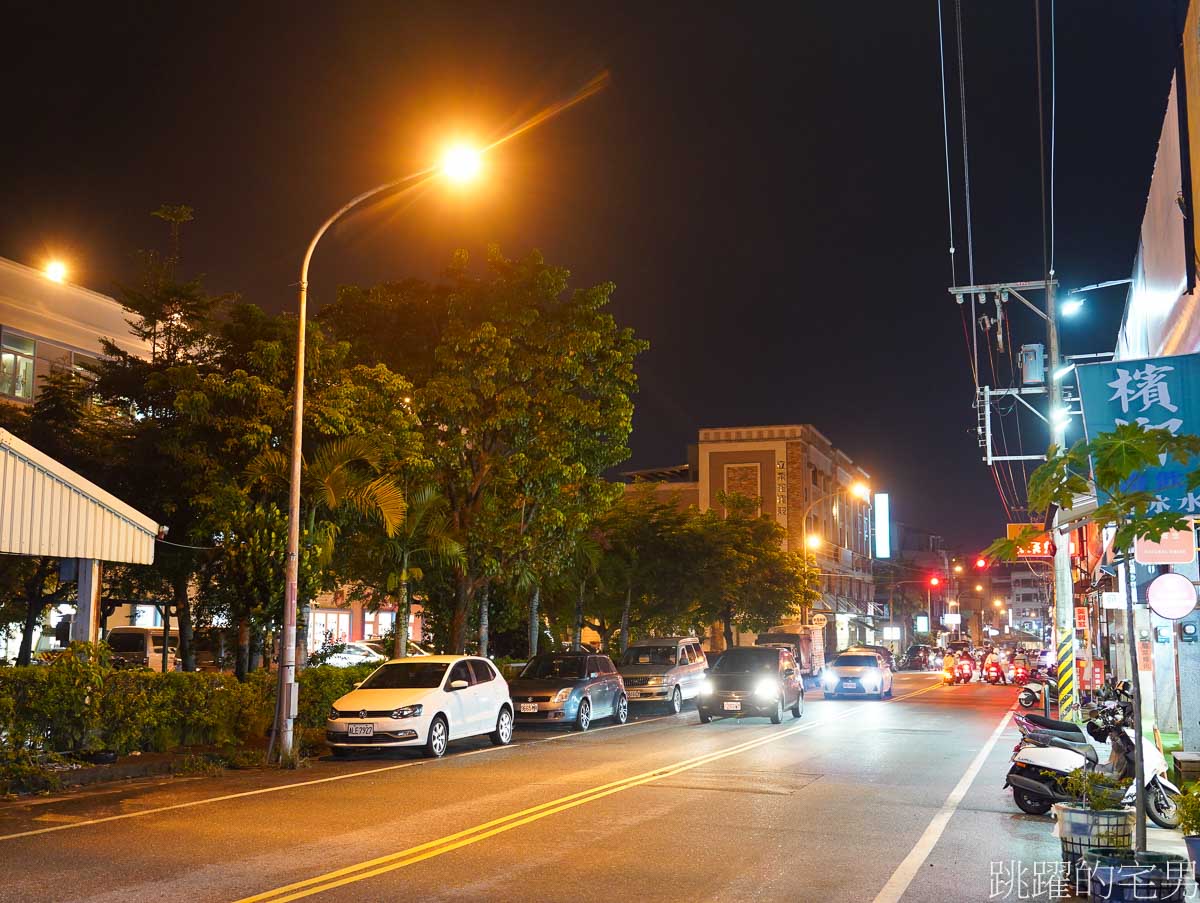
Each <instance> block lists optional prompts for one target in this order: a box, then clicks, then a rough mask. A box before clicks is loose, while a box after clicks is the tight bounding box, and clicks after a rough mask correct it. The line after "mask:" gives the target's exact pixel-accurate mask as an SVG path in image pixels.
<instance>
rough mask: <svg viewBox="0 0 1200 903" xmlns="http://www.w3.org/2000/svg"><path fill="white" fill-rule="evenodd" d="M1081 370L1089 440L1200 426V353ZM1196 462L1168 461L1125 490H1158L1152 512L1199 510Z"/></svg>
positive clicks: (1132, 479) (1132, 480)
mask: <svg viewBox="0 0 1200 903" xmlns="http://www.w3.org/2000/svg"><path fill="white" fill-rule="evenodd" d="M1076 372H1077V373H1078V376H1079V396H1080V399H1081V401H1082V402H1083V421H1084V425H1085V426H1086V428H1087V433H1088V438H1089V439H1094V438H1096V436H1097V435H1099V434H1100V433H1105V432H1111V431H1112V429H1113V428H1114V427H1117V426H1121V425H1123V424H1127V423H1139V424H1141V425H1142V426H1144V427H1147V428H1150V429H1164V430H1169V431H1170V432H1171V434H1172V435H1175V434H1178V433H1180V432H1184V433H1191V432H1196V431H1197V429H1200V354H1183V355H1178V356H1175V357H1160V358H1153V359H1143V360H1136V361H1110V362H1108V363H1104V364H1085V365H1082V366H1080V367H1079V368H1077V370H1076ZM1194 466H1195V462H1193V463H1192V465H1191V467H1189V466H1187V465H1183V464H1180V463H1178V462H1177V461H1171V460H1167V461H1164V462H1163V466H1162V467H1156V468H1153V469H1150V470H1144V471H1142V472H1140V473H1136V474H1134V475H1133V476H1132V477H1130V478H1129V480H1128V481H1127V482H1126V484H1125V487H1124V488H1125V489H1126V490H1131V491H1149V492H1152V493H1154V497H1155V498H1154V502H1153V503H1152V504H1151V505H1150V513H1151V514H1159V513H1162V512H1164V511H1174V512H1178V513H1182V514H1196V513H1197V511H1198V510H1200V493H1197V492H1189V491H1188V488H1187V472H1188V471H1189V470H1191V469H1192V468H1193V467H1194ZM1139 560H1140V559H1139Z"/></svg>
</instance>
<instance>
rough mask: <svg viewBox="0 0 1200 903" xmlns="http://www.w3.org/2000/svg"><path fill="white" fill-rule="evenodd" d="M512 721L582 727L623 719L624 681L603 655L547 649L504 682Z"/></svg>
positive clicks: (625, 703)
mask: <svg viewBox="0 0 1200 903" xmlns="http://www.w3.org/2000/svg"><path fill="white" fill-rule="evenodd" d="M508 689H509V692H510V693H511V694H512V701H513V706H514V707H515V708H516V719H517V721H518V722H523V721H524V722H530V723H542V724H546V723H550V724H569V725H573V726H574V727H575V728H576V729H577V730H581V731H586V730H587V729H588V728H589V727H590V726H591V723H592V722H593V721H595V720H596V719H597V718H612V720H613V722H614V723H615V724H624V723H625V722H626V721H628V720H629V697H627V696H626V695H625V682H624V681H623V680H622V679H621V675H620V674H619V673H618V672H617V669H616V667H615V666H614V665H613V663H612V659H610V658H609V657H608V656H607V655H591V654H589V653H587V652H547V653H543V654H542V655H536V656H534V657H533V658H532V659H531V660H530V661H529V663H528V664H527V665H526V666H525V668H524V669H523V670H522V671H521V676H520V677H518V678H516V679H515V680H512V681H510V682H509V684H508Z"/></svg>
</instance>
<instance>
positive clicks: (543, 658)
mask: <svg viewBox="0 0 1200 903" xmlns="http://www.w3.org/2000/svg"><path fill="white" fill-rule="evenodd" d="M586 663H587V657H586V656H582V655H539V656H537V657H536V658H535V659H533V661H531V662H530V663H529V664H528V665H526V666H525V670H524V671H522V672H521V676H522V677H528V678H532V679H534V680H555V679H559V680H578V679H579V678H581V677H583V666H584V665H585V664H586Z"/></svg>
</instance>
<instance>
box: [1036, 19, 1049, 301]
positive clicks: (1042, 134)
mask: <svg viewBox="0 0 1200 903" xmlns="http://www.w3.org/2000/svg"><path fill="white" fill-rule="evenodd" d="M1033 25H1034V39H1035V45H1036V51H1037V92H1038V98H1037V108H1038V170H1039V172H1040V173H1041V189H1042V266H1043V269H1044V271H1045V273H1046V282H1047V283H1049V282H1050V274H1051V273H1052V272H1053V270H1052V269H1051V263H1050V229H1049V227H1048V226H1047V223H1046V113H1045V100H1044V97H1043V94H1044V90H1043V88H1042V0H1033Z"/></svg>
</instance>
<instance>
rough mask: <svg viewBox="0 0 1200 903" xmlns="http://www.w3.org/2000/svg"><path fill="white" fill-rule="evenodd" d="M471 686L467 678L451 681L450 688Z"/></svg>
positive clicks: (456, 688)
mask: <svg viewBox="0 0 1200 903" xmlns="http://www.w3.org/2000/svg"><path fill="white" fill-rule="evenodd" d="M469 686H471V685H470V684H469V683H467V682H466V681H465V680H452V681H450V689H451V690H465V689H466V688H467V687H469Z"/></svg>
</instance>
